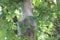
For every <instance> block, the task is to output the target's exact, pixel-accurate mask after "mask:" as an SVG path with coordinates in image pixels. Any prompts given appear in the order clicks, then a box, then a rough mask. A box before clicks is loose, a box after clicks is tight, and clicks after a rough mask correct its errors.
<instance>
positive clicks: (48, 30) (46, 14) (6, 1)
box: [0, 0, 60, 40]
mask: <svg viewBox="0 0 60 40" xmlns="http://www.w3.org/2000/svg"><path fill="white" fill-rule="evenodd" d="M22 2H23V1H22V0H0V40H18V36H17V35H16V34H15V33H14V30H17V26H16V25H15V23H14V22H13V18H14V17H15V16H16V15H17V17H18V20H20V18H21V3H22ZM48 2H51V0H48V1H47V2H45V1H44V0H39V1H38V0H33V2H32V4H33V14H34V19H36V22H37V26H38V33H37V37H38V38H37V40H58V39H59V38H60V35H59V33H60V30H59V29H58V28H60V0H57V5H54V4H51V5H49V3H48ZM16 10H17V11H18V12H16ZM58 35H59V36H58Z"/></svg>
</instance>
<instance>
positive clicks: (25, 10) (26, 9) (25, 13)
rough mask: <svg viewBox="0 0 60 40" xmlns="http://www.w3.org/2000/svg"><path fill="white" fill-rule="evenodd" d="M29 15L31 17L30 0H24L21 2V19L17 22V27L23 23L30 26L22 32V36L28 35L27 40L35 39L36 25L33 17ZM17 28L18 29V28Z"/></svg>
mask: <svg viewBox="0 0 60 40" xmlns="http://www.w3.org/2000/svg"><path fill="white" fill-rule="evenodd" d="M31 17H33V14H32V0H25V1H24V2H23V5H22V19H21V20H20V22H19V27H21V28H22V27H23V26H25V25H29V26H30V28H27V29H26V31H24V32H23V33H22V35H23V36H28V38H29V40H36V39H35V32H36V30H37V26H36V23H35V21H34V19H33V18H31ZM25 27H26V26H25ZM18 30H19V28H18ZM19 33H20V32H19ZM19 33H18V34H19ZM23 36H22V37H23Z"/></svg>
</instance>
